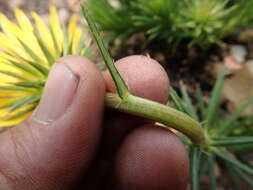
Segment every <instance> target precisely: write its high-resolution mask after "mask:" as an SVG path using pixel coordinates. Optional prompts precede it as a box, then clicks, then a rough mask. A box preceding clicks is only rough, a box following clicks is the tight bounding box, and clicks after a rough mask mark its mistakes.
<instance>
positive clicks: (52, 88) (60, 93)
mask: <svg viewBox="0 0 253 190" xmlns="http://www.w3.org/2000/svg"><path fill="white" fill-rule="evenodd" d="M78 83H79V78H78V77H77V76H76V75H75V74H74V73H73V72H72V71H71V69H70V68H69V67H68V66H66V65H65V64H63V63H56V64H55V65H54V66H53V68H52V69H51V71H50V73H49V76H48V80H47V83H46V86H45V89H44V92H43V95H42V98H41V101H40V103H39V105H38V107H37V108H36V110H35V112H34V113H33V115H32V118H33V119H34V120H35V121H36V122H39V123H41V124H44V125H49V124H50V123H52V122H54V121H55V120H57V119H58V118H60V117H61V116H62V115H63V114H64V113H65V112H66V110H67V109H68V107H69V106H70V104H71V103H72V100H73V97H74V95H75V93H76V90H77V87H78Z"/></svg>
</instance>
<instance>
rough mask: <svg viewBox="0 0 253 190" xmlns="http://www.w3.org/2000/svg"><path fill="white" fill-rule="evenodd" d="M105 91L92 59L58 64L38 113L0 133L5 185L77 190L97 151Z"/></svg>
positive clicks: (0, 172) (0, 176)
mask: <svg viewBox="0 0 253 190" xmlns="http://www.w3.org/2000/svg"><path fill="white" fill-rule="evenodd" d="M104 93H105V88H104V82H103V79H102V76H101V75H100V73H99V71H98V70H97V68H96V66H95V65H94V64H92V63H91V62H90V61H88V60H87V59H85V58H82V57H79V56H67V57H65V58H63V59H61V60H60V61H59V62H58V63H56V64H55V65H54V66H53V68H52V70H51V72H50V74H49V78H48V82H47V84H46V87H45V91H44V93H43V96H42V99H41V102H40V104H39V106H38V107H37V109H36V110H35V111H34V113H33V114H32V115H31V116H30V118H28V119H27V120H25V121H24V122H23V123H21V124H20V125H19V126H17V127H15V128H12V129H10V130H8V131H6V132H5V133H3V134H1V135H0V189H20V190H22V189H25V190H28V189H54V190H55V189H69V188H70V189H72V187H73V186H72V185H73V184H74V183H75V182H77V180H78V176H79V177H80V176H81V175H82V174H83V172H85V170H86V169H87V167H88V164H89V162H90V161H91V159H92V158H93V156H94V154H95V150H96V146H97V144H98V140H99V136H100V131H101V129H100V122H101V118H102V114H103V107H104V106H103V102H104Z"/></svg>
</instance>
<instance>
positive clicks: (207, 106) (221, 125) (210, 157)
mask: <svg viewBox="0 0 253 190" xmlns="http://www.w3.org/2000/svg"><path fill="white" fill-rule="evenodd" d="M223 82H224V72H221V74H220V76H219V78H218V80H217V81H216V84H215V86H214V88H213V91H212V93H211V97H210V100H209V101H208V102H205V101H203V93H202V90H201V89H200V88H198V89H197V90H196V94H195V96H194V97H193V98H190V95H189V93H188V92H187V90H186V87H185V86H184V84H183V83H181V85H180V94H181V95H182V99H181V98H180V96H179V95H178V94H177V92H176V91H175V90H173V89H171V92H170V96H171V99H172V101H173V103H174V104H175V107H176V108H177V109H178V110H180V111H184V112H185V113H187V114H188V115H190V116H191V117H193V118H195V119H197V120H199V121H202V126H203V128H204V130H205V134H206V136H207V139H208V141H209V142H208V145H207V146H203V147H200V148H199V147H195V146H194V145H192V144H191V143H190V141H187V140H185V141H184V142H185V143H187V144H188V146H189V154H190V161H191V184H192V190H197V189H199V183H200V181H201V178H202V176H204V175H208V176H209V179H210V188H211V189H212V190H215V189H216V184H217V176H216V174H215V172H214V168H215V166H217V165H219V163H218V162H216V158H219V159H221V160H222V161H223V162H224V165H225V166H227V167H228V168H227V171H229V172H230V173H231V174H232V175H234V176H239V177H240V178H241V179H243V180H245V182H247V183H248V184H249V185H251V186H252V187H253V178H252V177H253V168H252V167H251V166H249V165H247V164H245V163H243V162H242V161H241V160H240V159H238V158H237V157H236V155H237V151H249V150H250V151H252V150H253V133H252V126H253V115H251V116H248V117H246V118H243V119H241V118H239V116H240V114H241V113H242V112H243V111H244V110H245V109H246V108H247V107H248V106H249V105H252V103H253V99H249V100H247V101H245V103H244V104H242V105H241V107H239V108H238V109H237V110H236V111H234V113H231V114H228V115H227V116H224V113H223V114H221V113H220V111H221V110H222V108H221V107H220V101H221V96H222V95H221V94H222V93H221V92H222V87H223ZM193 102H194V103H195V104H194V103H193ZM246 126H249V127H246Z"/></svg>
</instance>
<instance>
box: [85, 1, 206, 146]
mask: <svg viewBox="0 0 253 190" xmlns="http://www.w3.org/2000/svg"><path fill="white" fill-rule="evenodd" d="M82 13H83V16H84V17H85V19H86V21H87V22H88V25H89V27H90V30H91V33H92V35H93V37H94V38H95V40H96V42H97V45H98V47H99V50H100V53H101V55H102V56H103V58H104V61H105V63H106V65H107V67H108V70H109V71H110V74H111V76H112V78H113V80H114V83H115V85H116V87H117V93H118V94H110V93H109V94H107V95H106V104H107V106H109V107H111V108H114V109H117V110H120V111H123V112H127V113H130V114H134V115H137V116H142V117H145V118H148V119H152V120H154V121H158V122H160V123H163V124H165V125H166V126H165V128H169V127H172V128H174V129H176V130H178V131H180V132H182V133H183V134H185V135H186V136H188V137H189V138H190V139H191V140H192V142H193V144H195V145H198V146H200V145H207V142H206V139H205V135H204V132H203V131H202V128H201V126H200V124H199V123H198V122H197V121H195V120H193V119H192V118H190V117H189V116H188V115H186V114H184V113H182V112H180V111H177V110H175V109H173V108H170V107H167V106H165V105H162V104H159V103H156V102H153V101H150V100H146V99H143V98H139V97H136V96H133V95H131V93H130V92H129V90H128V87H127V85H126V83H125V82H124V80H123V79H122V77H121V76H120V73H119V72H118V70H117V68H116V67H115V65H114V62H113V59H112V58H111V56H110V54H109V52H108V50H107V49H106V47H105V44H104V42H103V40H102V38H101V37H100V35H99V32H98V29H97V27H96V25H95V24H94V22H93V20H92V18H91V16H90V15H89V13H88V10H87V9H86V8H85V3H84V5H83V6H82ZM167 126H168V127H167Z"/></svg>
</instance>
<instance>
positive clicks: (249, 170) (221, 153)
mask: <svg viewBox="0 0 253 190" xmlns="http://www.w3.org/2000/svg"><path fill="white" fill-rule="evenodd" d="M214 152H215V153H216V155H217V156H219V157H220V158H222V159H223V160H225V161H227V162H229V163H230V164H233V165H234V167H237V168H239V169H241V170H242V171H244V172H246V173H248V174H250V175H253V169H252V168H251V167H249V166H247V165H246V164H244V163H242V162H240V161H239V160H237V159H236V158H234V157H232V156H230V155H229V154H228V153H227V152H225V151H222V150H218V149H215V150H214Z"/></svg>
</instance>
